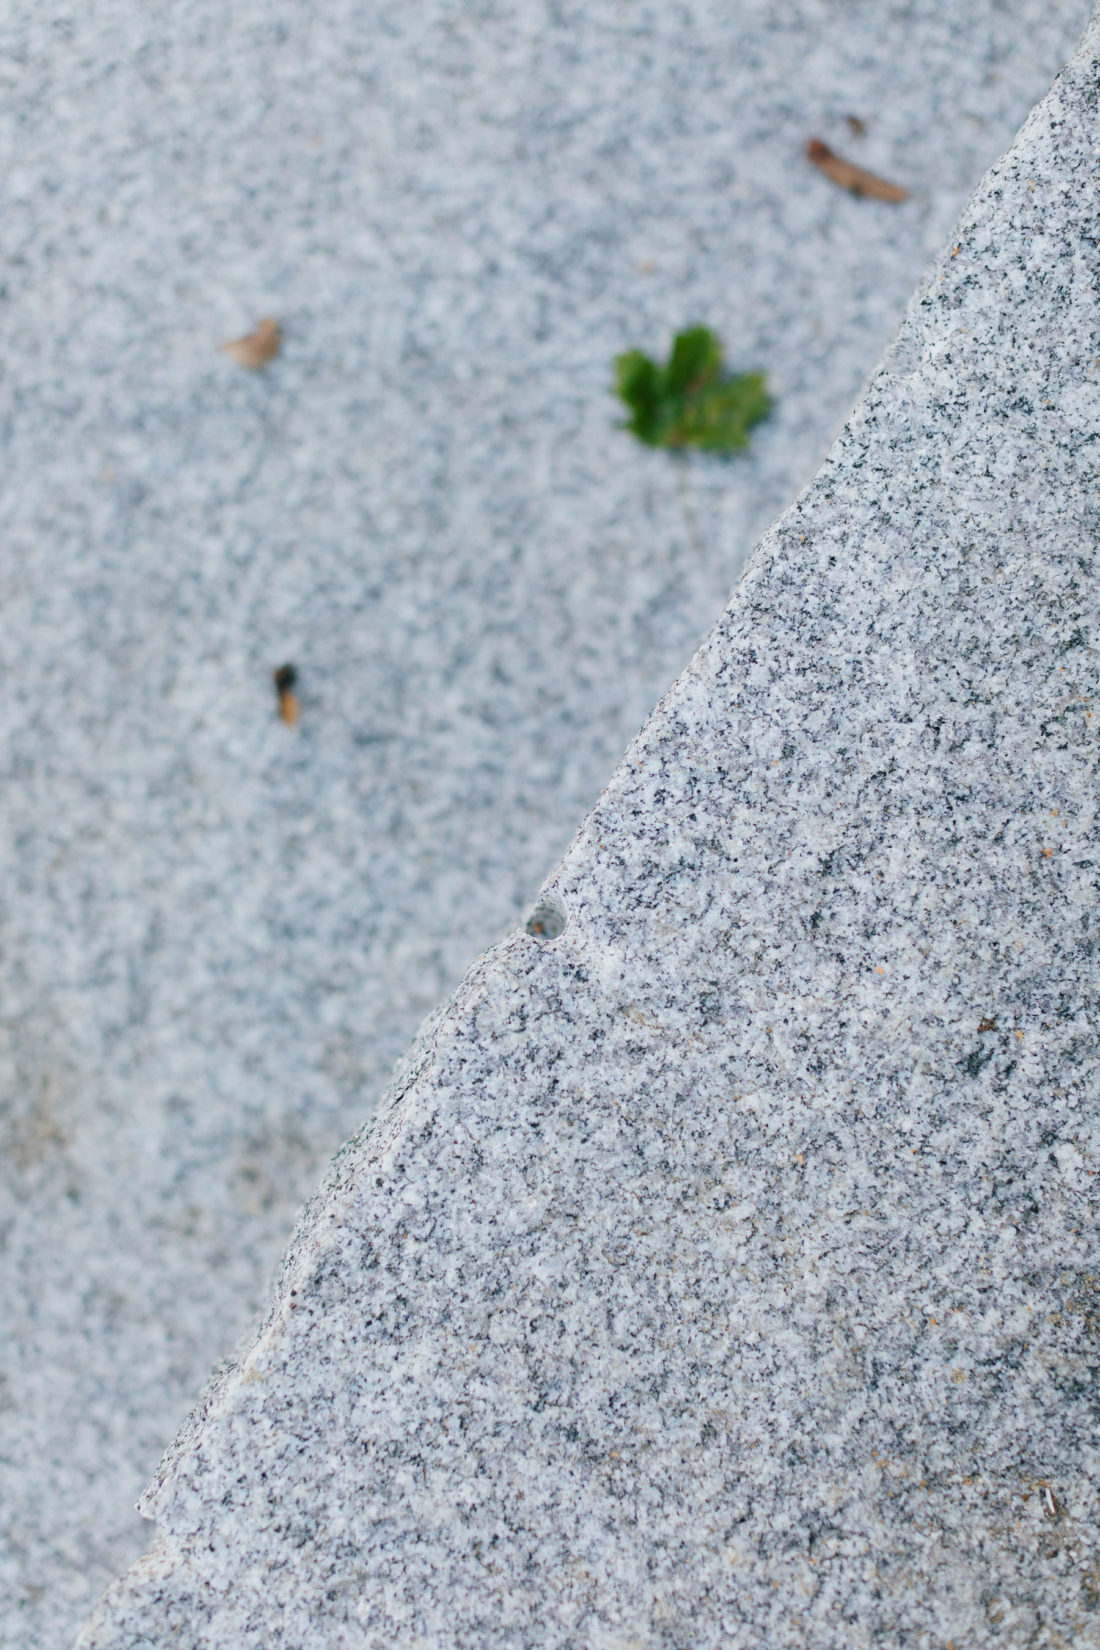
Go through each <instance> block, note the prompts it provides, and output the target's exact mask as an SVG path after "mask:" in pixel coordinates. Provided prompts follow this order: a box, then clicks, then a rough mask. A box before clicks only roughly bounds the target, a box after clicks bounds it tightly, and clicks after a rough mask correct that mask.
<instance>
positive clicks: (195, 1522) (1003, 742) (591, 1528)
mask: <svg viewBox="0 0 1100 1650" xmlns="http://www.w3.org/2000/svg"><path fill="white" fill-rule="evenodd" d="M1098 57H1100V27H1093V28H1092V30H1091V31H1090V33H1089V34H1088V36H1087V39H1086V44H1085V47H1084V48H1083V50H1082V52H1081V54H1080V55H1079V56H1078V57H1077V58H1076V59H1075V60H1074V62H1073V63H1072V64H1071V66H1070V68H1069V69H1068V70H1067V72H1066V73H1065V74H1064V75H1063V77H1062V78H1061V79H1060V80H1059V82H1058V83H1057V85H1056V87H1055V89H1054V91H1053V92H1052V93H1051V94H1050V96H1049V97H1048V99H1047V100H1046V101H1045V102H1044V103H1043V104H1041V105H1040V106H1039V108H1038V109H1037V110H1036V112H1035V113H1034V114H1033V116H1032V118H1031V119H1030V120H1029V121H1028V123H1027V125H1026V127H1025V129H1024V131H1023V133H1022V135H1021V137H1020V139H1019V141H1018V142H1017V144H1016V146H1015V147H1014V148H1013V150H1012V151H1011V152H1010V154H1009V155H1008V156H1007V158H1006V159H1005V160H1004V161H1002V162H1001V163H999V164H998V165H997V166H996V167H995V168H994V170H993V171H992V173H991V174H990V175H989V177H988V178H987V179H986V181H985V183H984V185H983V187H982V189H981V190H980V192H979V194H978V196H977V197H976V199H975V201H974V202H973V203H972V205H971V207H970V208H969V209H968V211H967V213H966V214H965V216H964V219H963V221H962V223H961V225H960V227H959V229H958V232H957V235H956V236H955V238H954V244H953V247H952V249H951V250H950V251H949V252H948V253H947V254H945V257H944V259H943V261H942V263H941V264H940V266H939V268H938V269H937V270H936V272H935V274H934V277H933V279H932V281H931V284H930V285H929V286H928V287H927V288H926V289H925V290H924V291H923V292H922V293H921V295H920V296H919V298H918V299H917V300H916V301H915V302H914V305H913V306H912V308H911V310H910V313H909V317H908V319H907V321H906V323H905V325H904V327H903V331H902V334H901V337H900V340H899V342H898V344H897V346H896V347H895V349H894V350H893V351H892V352H891V354H890V356H889V357H888V360H887V363H886V365H885V366H884V368H883V369H882V370H881V371H880V372H879V373H878V374H877V375H876V377H875V378H874V380H873V381H872V384H871V386H870V389H869V392H868V394H867V396H866V398H865V400H864V401H863V402H862V404H861V405H860V407H859V408H858V409H857V412H856V413H855V415H854V416H853V418H852V420H851V422H850V424H849V425H848V427H847V429H846V430H845V432H844V434H843V436H842V437H841V439H840V441H839V443H838V445H837V447H836V448H835V450H834V451H833V453H832V454H831V456H830V457H829V459H828V460H827V462H826V464H825V466H824V468H823V469H822V470H821V471H820V473H819V475H818V476H817V478H816V479H815V481H814V482H813V484H812V485H811V486H810V487H809V489H808V490H807V491H806V492H805V493H804V495H803V496H802V497H801V498H800V499H799V500H798V502H797V503H796V505H795V506H794V507H793V508H792V509H791V510H790V511H789V512H788V513H787V514H786V515H785V516H784V517H783V518H782V520H781V521H780V523H779V525H778V526H777V528H776V529H775V530H774V531H772V532H771V533H770V534H769V535H768V536H767V537H766V538H765V540H764V542H763V544H762V546H761V547H760V548H759V549H758V551H757V552H756V554H755V555H754V557H753V559H752V561H751V563H750V566H749V569H748V571H747V573H746V575H745V577H744V579H743V581H742V583H741V585H740V588H739V590H738V591H737V592H736V594H735V597H734V599H733V602H732V604H731V606H730V608H729V610H728V613H727V615H726V616H725V618H724V619H723V621H722V622H721V623H720V625H719V626H718V628H717V630H716V631H715V632H714V634H713V635H712V637H711V638H710V640H709V641H708V642H707V643H706V645H705V646H704V647H703V649H702V651H701V652H700V653H699V654H698V655H697V657H696V658H695V660H694V662H693V663H692V665H691V666H690V668H689V669H688V670H687V672H686V673H685V674H684V675H683V676H682V677H681V678H680V680H679V681H678V682H677V683H676V685H675V687H674V688H673V689H672V691H671V692H670V693H669V695H668V696H667V697H666V698H665V700H664V701H663V702H662V704H661V705H660V706H659V707H658V710H657V712H656V713H655V714H654V716H653V718H652V720H651V721H650V723H649V724H648V726H647V727H646V728H645V730H644V731H643V733H642V734H641V735H640V736H639V738H638V739H637V740H636V741H635V743H634V744H633V745H632V746H631V748H630V750H629V752H628V755H627V757H626V759H625V760H624V762H623V764H622V766H621V767H620V768H619V770H618V772H617V774H616V776H615V778H614V780H613V783H612V784H611V785H610V786H609V788H608V790H607V792H606V794H605V795H604V796H603V798H602V800H601V801H600V803H599V804H598V806H597V807H596V809H595V811H594V812H593V813H592V814H591V815H590V817H589V819H588V820H587V822H586V823H585V825H584V827H583V828H582V830H581V833H580V835H579V837H578V838H577V840H576V842H575V843H574V845H573V847H572V848H571V849H570V851H569V853H568V855H567V856H566V858H565V860H564V862H563V863H562V865H561V867H560V868H559V870H558V872H557V873H556V874H555V876H554V878H553V879H552V881H551V883H550V885H549V887H548V890H547V893H548V897H551V898H554V899H556V900H557V901H559V902H560V905H561V907H562V909H563V911H564V912H565V913H566V915H567V918H568V920H567V924H566V927H565V929H564V932H563V933H562V934H561V936H560V937H559V938H557V939H555V940H553V941H552V942H550V943H539V942H538V941H536V940H535V939H533V938H531V937H529V936H528V935H526V934H524V933H519V934H517V935H516V936H514V937H513V938H511V939H510V940H508V941H507V942H506V943H504V944H502V945H501V946H499V947H498V948H497V949H496V950H494V951H493V952H492V953H491V954H490V955H489V956H488V957H486V958H485V959H484V960H483V961H482V962H481V963H480V965H479V966H478V967H476V968H475V969H474V970H473V972H472V973H471V974H470V975H469V976H468V977H467V979H466V980H465V982H464V984H463V985H462V986H461V988H460V989H459V991H458V993H457V994H456V996H455V997H454V999H453V1000H452V1002H451V1003H450V1005H449V1006H448V1008H447V1010H446V1011H445V1013H444V1015H443V1017H442V1018H441V1019H440V1020H438V1021H437V1022H436V1023H435V1024H434V1025H432V1026H430V1027H429V1028H428V1029H427V1030H426V1032H425V1034H424V1036H423V1038H422V1039H421V1041H420V1043H419V1045H418V1046H417V1048H416V1049H415V1050H414V1053H413V1055H412V1057H411V1058H410V1061H409V1063H408V1065H407V1067H406V1069H405V1071H404V1074H403V1075H402V1076H401V1078H400V1080H399V1081H398V1082H397V1084H396V1085H395V1087H394V1088H393V1090H392V1092H391V1094H390V1096H389V1099H388V1101H387V1103H386V1104H385V1106H384V1108H383V1109H382V1111H381V1112H380V1113H379V1115H378V1117H377V1119H376V1121H375V1123H374V1125H373V1126H372V1127H370V1128H368V1129H366V1130H365V1131H364V1132H363V1133H362V1135H361V1136H360V1137H358V1138H357V1139H355V1140H353V1141H352V1143H351V1144H350V1145H349V1146H348V1147H347V1148H346V1149H345V1151H344V1152H343V1153H342V1154H341V1155H340V1157H339V1158H338V1159H337V1162H336V1165H335V1167H334V1170H333V1173H332V1176H331V1179H330V1181H329V1183H328V1185H327V1187H326V1188H325V1190H324V1191H323V1193H322V1194H321V1195H320V1196H319V1198H318V1199H317V1201H316V1202H315V1203H314V1205H313V1206H312V1208H311V1210H310V1211H309V1213H308V1215H307V1217H306V1218H305V1220H304V1222H303V1225H302V1227H301V1229H300V1232H299V1235H298V1238H297V1240H296V1242H295V1244H294V1246H293V1247H292V1250H291V1253H290V1257H289V1259H288V1262H287V1266H286V1270H285V1275H284V1277H283V1280H282V1285H281V1289H280V1292H279V1294H278V1298H277V1301H276V1304H275V1307H274V1309H273V1312H272V1315H271V1317H270V1319H269V1321H268V1322H267V1323H266V1326H265V1327H264V1328H263V1330H262V1333H261V1334H260V1336H259V1339H258V1340H257V1341H256V1343H255V1344H254V1345H253V1346H252V1348H251V1350H250V1351H249V1352H248V1353H247V1356H246V1357H245V1358H244V1359H243V1361H242V1362H241V1363H240V1365H239V1366H238V1367H236V1368H235V1369H233V1370H232V1371H230V1372H229V1373H228V1374H227V1375H225V1376H224V1377H223V1378H222V1380H221V1381H220V1383H219V1384H218V1385H217V1386H216V1387H215V1388H214V1389H213V1390H212V1392H211V1394H210V1396H209V1398H208V1400H207V1402H206V1405H205V1408H204V1411H203V1413H202V1414H201V1415H200V1416H199V1417H198V1418H197V1419H196V1422H195V1425H194V1427H193V1429H192V1430H191V1431H190V1432H189V1433H188V1434H186V1435H185V1436H184V1438H183V1439H182V1440H181V1442H180V1445H179V1447H178V1449H177V1451H176V1452H175V1454H174V1455H173V1456H172V1457H171V1458H170V1459H169V1460H168V1462H167V1463H166V1465H165V1467H164V1469H163V1471H162V1473H161V1475H160V1477H159V1478H158V1480H157V1482H156V1484H155V1485H154V1487H153V1488H152V1490H151V1491H150V1493H149V1496H148V1499H147V1502H146V1510H147V1511H148V1512H149V1513H150V1514H151V1515H155V1517H156V1518H157V1521H158V1523H159V1526H160V1538H159V1541H158V1544H157V1545H156V1547H155V1548H154V1549H153V1551H152V1553H151V1554H150V1555H149V1556H148V1557H147V1558H146V1559H145V1560H143V1561H142V1562H141V1563H140V1564H139V1565H138V1566H137V1568H136V1569H135V1570H133V1571H132V1572H131V1573H130V1575H128V1576H127V1577H125V1578H124V1579H123V1580H122V1581H121V1582H120V1583H119V1584H118V1585H117V1586H116V1587H115V1588H114V1589H113V1590H112V1591H111V1593H109V1594H108V1597H107V1599H106V1600H105V1602H104V1604H103V1606H102V1608H101V1610H100V1612H99V1614H98V1616H97V1617H96V1620H95V1622H94V1624H93V1625H92V1626H90V1628H89V1629H88V1631H87V1632H86V1634H85V1636H84V1637H83V1638H82V1640H81V1645H82V1647H83V1650H146V1647H149V1646H163V1645H168V1644H176V1643H184V1642H187V1643H197V1644H198V1643H201V1644H202V1645H203V1646H204V1647H208V1650H222V1647H225V1650H229V1647H234V1650H237V1647H250V1646H257V1647H258V1646H261V1645H263V1646H265V1647H271V1650H274V1647H281V1646H287V1647H289V1646H294V1647H313V1646H316V1647H318V1650H319V1647H321V1646H324V1647H325V1650H336V1647H344V1646H347V1647H349V1650H351V1647H356V1650H358V1647H370V1650H374V1647H376V1646H377V1647H379V1650H380V1647H382V1646H392V1645H398V1644H399V1645H408V1646H414V1645H416V1646H425V1647H427V1646H431V1647H433V1650H434V1647H440V1650H442V1647H444V1646H448V1647H449V1646H461V1647H469V1650H474V1647H478V1650H482V1647H497V1646H500V1647H503V1646H508V1647H520V1646H523V1647H527V1646H531V1647H535V1646H537V1647H539V1650H544V1647H545V1650H551V1647H559V1646H560V1647H566V1646H569V1647H572V1646H577V1647H579V1646H594V1647H600V1650H611V1647H614V1650H626V1647H627V1646H632V1647H633V1646H646V1647H648V1646H676V1647H681V1646H682V1647H684V1650H688V1647H691V1650H697V1647H702V1646H708V1647H709V1646H714V1647H718V1646H723V1647H737V1650H740V1647H744V1650H750V1647H751V1650H762V1647H765V1646H766V1647H767V1650H782V1647H787V1646H790V1647H792V1650H793V1647H796V1646H797V1647H800V1650H807V1647H812V1650H853V1647H858V1646H865V1645H882V1646H887V1645H888V1646H920V1647H921V1650H925V1647H933V1646H935V1647H943V1646H947V1645H957V1646H960V1647H961V1646H966V1647H967V1650H980V1647H984V1646H989V1647H991V1650H992V1647H993V1646H1013V1647H1016V1646H1020V1647H1023V1646H1025V1645H1026V1646H1029V1647H1035V1646H1039V1647H1051V1650H1053V1647H1055V1646H1069V1645H1073V1646H1087V1645H1097V1644H1100V1608H1098V1606H1100V1564H1098V1558H1097V1554H1098V1540H1100V1519H1098V1515H1097V1500H1096V1484H1097V1475H1098V1469H1100V1459H1098V1438H1097V1431H1096V1421H1097V1414H1096V1410H1097V1403H1096V1391H1097V1387H1096V1377H1097V1366H1098V1364H1100V1347H1098V1342H1097V1322H1098V1315H1100V1284H1098V1281H1097V1280H1098V1278H1100V1254H1098V1244H1097V1236H1096V1191H1095V1188H1096V1179H1095V1175H1096V1172H1097V1169H1098V1168H1100V1116H1098V1099H1097V1096H1098V1092H1100V1089H1098V1060H1097V1056H1098V1052H1100V1045H1098V1038H1097V1024H1096V995H1097V986H1098V983H1100V964H1098V956H1097V950H1096V944H1097V922H1098V920H1100V919H1098V916H1097V888H1098V886H1100V819H1098V817H1097V798H1098V787H1097V753H1096V746H1097V738H1098V729H1100V697H1098V696H1097V680H1096V676H1097V660H1098V654H1097V639H1098V632H1097V625H1098V622H1100V600H1098V597H1097V573H1098V567H1097V550H1096V540H1097V530H1098V526H1100V493H1098V480H1100V477H1098V449H1097V443H1098V438H1100V384H1098V379H1100V365H1098V358H1100V338H1098V332H1100V311H1098V307H1097V293H1096V246H1097V243H1098V241H1100V212H1098V204H1100V186H1098V183H1097V177H1096V153H1097V144H1098V138H1100V132H1098V129H1097V128H1098V115H1097V103H1098V92H1100V61H1098Z"/></svg>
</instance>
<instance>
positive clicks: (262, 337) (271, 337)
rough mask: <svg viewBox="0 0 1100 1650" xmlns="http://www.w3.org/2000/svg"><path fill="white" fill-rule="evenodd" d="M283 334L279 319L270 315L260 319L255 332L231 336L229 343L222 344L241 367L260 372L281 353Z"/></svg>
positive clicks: (227, 353) (221, 346)
mask: <svg viewBox="0 0 1100 1650" xmlns="http://www.w3.org/2000/svg"><path fill="white" fill-rule="evenodd" d="M281 336H282V334H281V333H280V331H279V323H278V321H273V320H272V319H271V317H270V316H267V317H265V319H264V320H262V321H258V322H257V324H256V329H255V331H254V332H250V333H248V334H246V336H245V337H244V338H231V339H230V340H229V342H228V344H221V345H220V346H219V347H220V348H221V349H223V350H224V351H225V353H226V355H228V356H229V358H230V360H231V361H236V363H237V365H238V366H239V367H248V368H249V370H250V371H252V372H259V370H260V368H261V367H266V366H267V363H268V362H269V361H274V359H275V357H276V356H277V355H278V353H279V341H280V338H281Z"/></svg>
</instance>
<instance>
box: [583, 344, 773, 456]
mask: <svg viewBox="0 0 1100 1650" xmlns="http://www.w3.org/2000/svg"><path fill="white" fill-rule="evenodd" d="M615 393H616V394H617V395H618V396H619V399H620V400H621V401H623V402H625V404H626V406H627V408H628V409H629V411H630V413H631V417H630V418H629V419H628V420H627V422H626V423H625V425H624V426H623V428H624V429H627V430H630V431H631V433H632V434H634V435H636V436H637V437H638V440H639V441H644V442H646V443H647V445H649V446H651V447H698V448H700V449H701V450H702V451H704V452H712V453H732V452H737V451H739V450H740V449H742V448H744V447H747V446H748V442H749V436H748V432H749V430H750V429H751V428H752V426H753V425H754V424H758V423H759V422H760V420H761V419H762V418H766V417H767V415H768V412H769V411H770V409H771V401H770V399H769V397H768V392H767V384H766V380H765V378H764V376H763V374H762V373H758V372H747V373H742V374H741V375H740V376H739V377H725V376H723V374H722V346H721V344H720V343H719V341H718V339H717V338H716V337H715V335H714V333H713V332H711V330H710V328H709V327H688V328H687V330H686V331H684V332H681V333H678V334H677V336H676V338H675V339H674V340H673V344H672V350H671V352H670V354H669V358H668V362H667V364H666V365H665V366H663V367H661V366H658V365H657V364H656V362H654V361H651V360H650V359H649V358H648V356H645V355H643V354H642V352H641V350H637V349H632V350H629V351H627V353H626V354H625V355H618V356H616V357H615Z"/></svg>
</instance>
